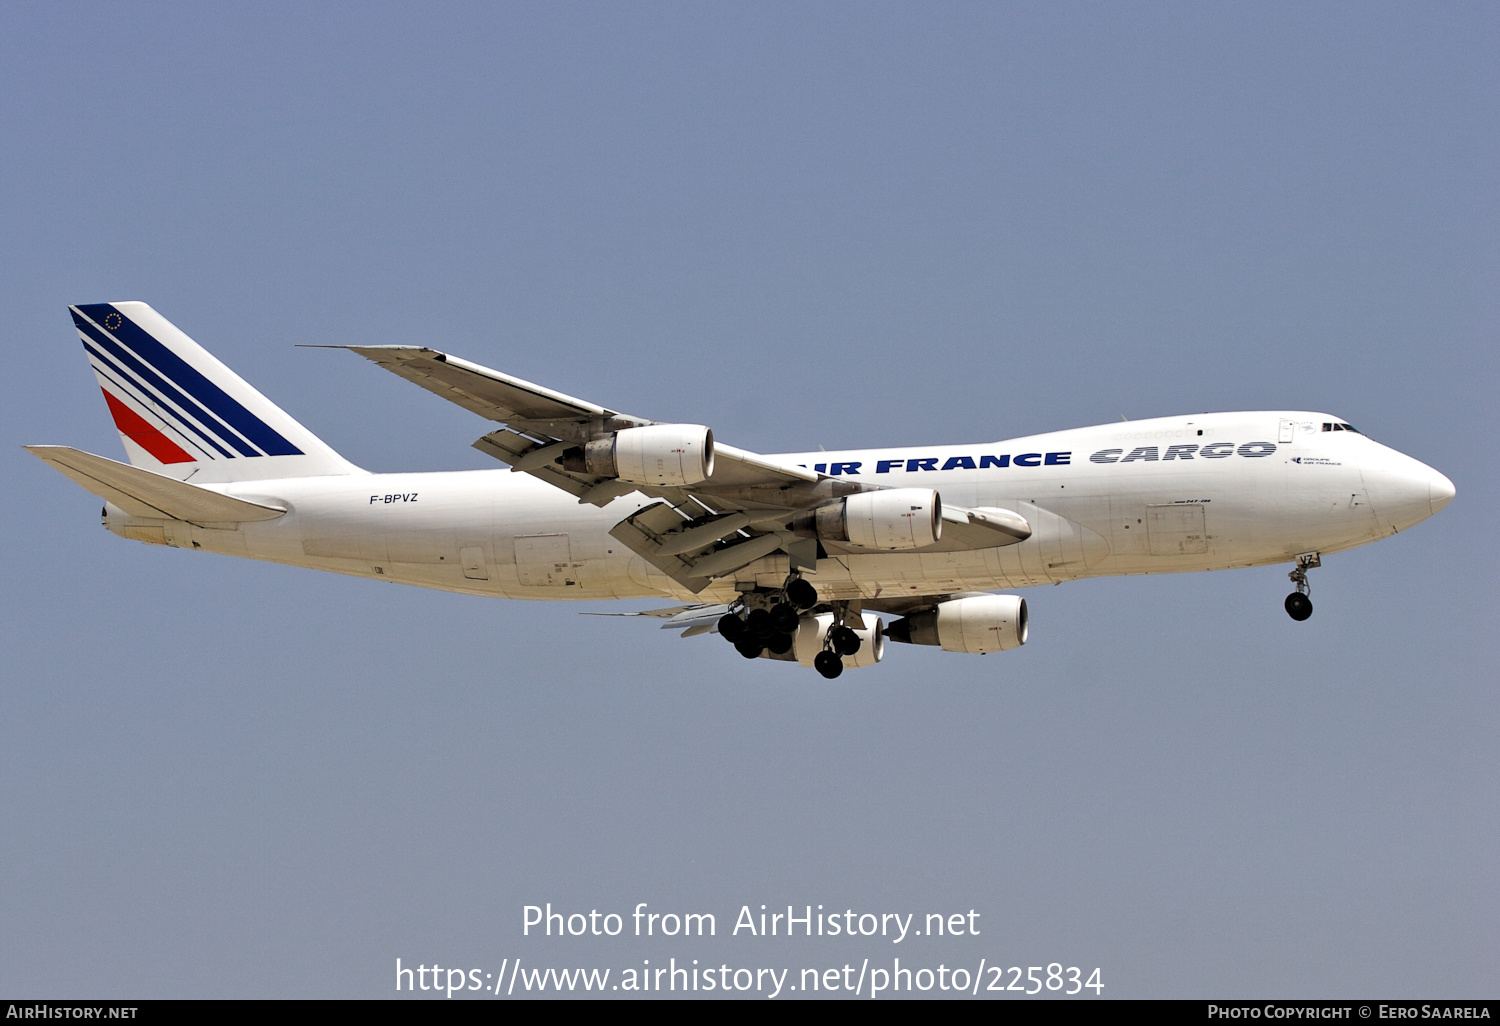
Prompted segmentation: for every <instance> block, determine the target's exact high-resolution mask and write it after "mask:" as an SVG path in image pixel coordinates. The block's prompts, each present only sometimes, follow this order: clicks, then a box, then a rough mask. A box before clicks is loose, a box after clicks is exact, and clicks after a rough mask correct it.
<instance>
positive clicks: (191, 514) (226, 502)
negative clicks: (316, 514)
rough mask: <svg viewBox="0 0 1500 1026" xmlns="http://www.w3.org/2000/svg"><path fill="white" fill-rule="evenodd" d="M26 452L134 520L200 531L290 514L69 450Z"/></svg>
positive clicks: (43, 448)
mask: <svg viewBox="0 0 1500 1026" xmlns="http://www.w3.org/2000/svg"><path fill="white" fill-rule="evenodd" d="M25 448H26V451H27V452H29V453H31V454H32V455H33V456H35V457H36V458H37V459H39V460H41V461H42V462H43V463H46V464H48V465H50V466H51V467H53V468H54V469H56V470H57V471H58V473H60V474H62V475H63V476H65V477H68V478H70V479H71V480H73V481H74V482H75V483H77V484H79V485H82V486H83V487H84V488H86V489H88V490H89V491H91V492H93V493H94V494H95V495H97V496H99V497H100V498H101V499H104V500H105V501H106V502H112V503H114V504H115V505H116V506H118V507H120V509H122V510H124V511H125V512H126V513H129V514H130V515H131V516H134V517H166V518H168V519H170V520H182V521H185V522H186V523H189V524H194V525H196V526H199V527H202V526H205V525H207V524H231V523H241V522H244V521H247V520H272V519H275V518H276V517H279V516H281V515H282V514H284V513H285V512H286V510H284V509H279V508H277V507H275V506H262V505H261V504H260V503H257V502H246V501H245V500H244V499H236V498H234V497H233V496H229V495H222V494H220V493H219V492H216V491H213V490H211V489H208V488H203V487H200V486H198V485H194V484H188V483H187V482H185V481H178V480H177V479H176V478H171V477H165V476H163V475H161V474H157V473H154V472H152V471H150V470H143V469H141V468H140V467H132V466H130V465H129V464H127V463H117V462H115V461H114V460H110V459H105V458H104V457H103V456H95V455H93V454H92V453H87V452H83V451H81V450H79V449H72V448H69V447H68V446H66V445H28V446H26V447H25Z"/></svg>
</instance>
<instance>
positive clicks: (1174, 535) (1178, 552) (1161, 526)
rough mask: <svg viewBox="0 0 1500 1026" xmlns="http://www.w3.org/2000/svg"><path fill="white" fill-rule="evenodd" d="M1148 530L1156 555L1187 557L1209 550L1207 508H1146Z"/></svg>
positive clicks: (1183, 506)
mask: <svg viewBox="0 0 1500 1026" xmlns="http://www.w3.org/2000/svg"><path fill="white" fill-rule="evenodd" d="M1146 533H1147V535H1148V536H1149V537H1150V539H1151V555H1153V556H1187V555H1193V554H1199V553H1204V552H1207V551H1208V533H1207V531H1206V530H1205V529H1204V523H1203V507H1202V506H1199V505H1196V504H1186V503H1184V504H1176V503H1174V504H1172V505H1170V506H1147V507H1146Z"/></svg>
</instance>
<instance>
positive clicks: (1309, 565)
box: [1286, 552, 1323, 622]
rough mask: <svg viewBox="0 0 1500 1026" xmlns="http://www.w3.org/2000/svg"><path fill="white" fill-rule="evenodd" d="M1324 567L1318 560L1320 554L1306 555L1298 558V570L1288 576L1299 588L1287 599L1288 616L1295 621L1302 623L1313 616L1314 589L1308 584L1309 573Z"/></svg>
mask: <svg viewBox="0 0 1500 1026" xmlns="http://www.w3.org/2000/svg"><path fill="white" fill-rule="evenodd" d="M1322 565H1323V561H1322V560H1321V559H1320V558H1318V553H1316V552H1308V553H1304V554H1303V555H1300V556H1298V557H1297V569H1295V570H1293V571H1292V572H1291V573H1289V574H1287V576H1288V577H1290V578H1291V580H1292V583H1293V584H1295V585H1296V586H1297V590H1296V591H1294V592H1292V593H1291V594H1290V595H1288V596H1287V597H1286V615H1287V616H1290V617H1291V618H1292V619H1293V620H1297V621H1299V622H1300V621H1302V620H1306V619H1307V618H1308V617H1309V616H1312V611H1313V604H1312V598H1311V595H1312V587H1311V586H1310V585H1309V584H1308V583H1307V572H1308V571H1309V570H1311V569H1313V568H1314V567H1318V566H1322Z"/></svg>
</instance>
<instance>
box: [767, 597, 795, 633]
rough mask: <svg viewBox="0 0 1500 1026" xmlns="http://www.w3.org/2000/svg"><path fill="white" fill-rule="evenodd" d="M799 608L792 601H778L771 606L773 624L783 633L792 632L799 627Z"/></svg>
mask: <svg viewBox="0 0 1500 1026" xmlns="http://www.w3.org/2000/svg"><path fill="white" fill-rule="evenodd" d="M800 619H801V617H800V616H798V615H797V609H796V607H795V606H793V605H792V604H791V603H790V602H778V603H776V604H775V605H774V606H772V607H771V625H772V626H773V627H775V628H776V629H777V630H778V631H780V632H781V633H782V634H791V633H792V632H793V631H795V630H796V629H797V621H798V620H800Z"/></svg>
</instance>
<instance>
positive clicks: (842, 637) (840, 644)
mask: <svg viewBox="0 0 1500 1026" xmlns="http://www.w3.org/2000/svg"><path fill="white" fill-rule="evenodd" d="M832 641H833V649H834V651H835V652H837V653H838V654H839V655H846V656H851V655H853V654H854V653H856V652H858V651H859V646H860V644H861V642H860V640H859V635H858V634H855V633H854V630H853V628H850V627H842V626H840V627H835V628H834V629H833V636H832Z"/></svg>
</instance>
